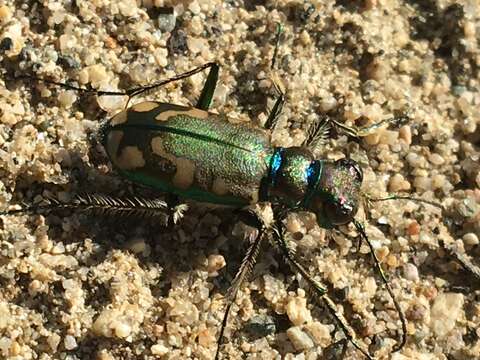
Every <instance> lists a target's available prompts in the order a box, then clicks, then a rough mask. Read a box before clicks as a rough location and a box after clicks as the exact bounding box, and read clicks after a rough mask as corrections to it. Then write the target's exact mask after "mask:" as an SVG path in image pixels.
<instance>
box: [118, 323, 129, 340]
mask: <svg viewBox="0 0 480 360" xmlns="http://www.w3.org/2000/svg"><path fill="white" fill-rule="evenodd" d="M114 330H115V335H116V336H117V337H119V338H126V337H127V336H129V335H130V333H131V332H132V327H131V326H130V325H129V324H127V323H125V322H123V321H119V322H117V323H116V324H115V329H114Z"/></svg>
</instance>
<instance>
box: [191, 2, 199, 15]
mask: <svg viewBox="0 0 480 360" xmlns="http://www.w3.org/2000/svg"><path fill="white" fill-rule="evenodd" d="M188 10H190V11H191V12H192V13H193V14H194V15H198V14H200V11H201V9H200V5H198V2H197V1H192V2H191V3H190V5H188Z"/></svg>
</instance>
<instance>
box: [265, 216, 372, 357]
mask: <svg viewBox="0 0 480 360" xmlns="http://www.w3.org/2000/svg"><path fill="white" fill-rule="evenodd" d="M283 235H284V229H283V225H282V217H279V218H277V219H276V224H275V226H274V227H273V239H274V241H275V244H276V245H277V246H278V247H279V249H280V251H281V252H282V254H283V255H284V257H285V259H286V260H287V262H288V264H289V265H290V266H291V267H292V269H293V270H294V271H295V272H297V273H300V275H302V277H303V279H304V280H305V281H306V282H307V283H308V285H309V287H310V289H311V290H312V292H313V293H314V294H316V295H317V296H316V297H315V298H314V299H315V300H318V299H321V300H323V303H324V304H325V306H326V307H327V308H328V310H329V311H330V314H331V315H332V316H333V317H334V319H335V320H336V321H337V324H338V325H339V326H340V327H341V329H342V331H343V333H344V334H345V337H346V338H347V339H348V341H349V342H350V343H351V344H352V345H353V346H354V347H355V348H356V349H357V350H359V351H360V352H361V353H362V354H363V355H364V356H365V357H366V358H367V359H369V360H373V359H374V358H373V356H372V355H370V353H369V352H368V350H367V349H366V348H365V345H364V344H361V343H360V342H359V341H358V340H357V339H356V334H355V331H354V330H353V329H352V327H351V326H350V325H349V324H348V322H347V320H346V319H345V318H344V316H343V315H342V314H340V313H339V312H338V310H337V306H336V305H335V303H334V301H333V300H332V299H331V298H330V297H329V296H328V295H327V293H326V291H327V290H326V287H325V286H324V285H323V284H321V283H320V282H319V281H317V280H315V279H314V278H313V277H312V276H311V275H310V274H309V273H308V272H307V270H305V268H304V267H303V266H302V265H301V264H300V263H299V262H298V261H297V260H296V259H295V251H294V250H293V249H292V247H291V246H290V244H289V242H288V241H287V240H286V239H285V237H284V236H283Z"/></svg>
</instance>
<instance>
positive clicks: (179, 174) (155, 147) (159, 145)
mask: <svg viewBox="0 0 480 360" xmlns="http://www.w3.org/2000/svg"><path fill="white" fill-rule="evenodd" d="M151 146H152V151H153V152H154V153H155V154H156V155H158V156H160V157H163V158H165V159H167V160H170V161H171V162H172V163H173V164H174V165H175V169H176V172H175V175H174V176H173V178H172V184H173V185H175V186H176V187H178V188H179V189H182V190H186V189H188V188H189V187H190V186H192V185H193V182H194V180H195V163H194V162H193V161H191V160H188V159H184V158H179V157H176V156H175V155H172V154H169V153H168V152H167V151H166V150H165V148H164V147H163V139H162V138H161V137H160V136H157V137H154V138H153V139H152V142H151Z"/></svg>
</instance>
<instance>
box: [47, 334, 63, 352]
mask: <svg viewBox="0 0 480 360" xmlns="http://www.w3.org/2000/svg"><path fill="white" fill-rule="evenodd" d="M60 340H61V338H60V335H58V334H56V333H52V334H50V335H49V336H48V337H47V343H48V346H50V349H52V351H53V352H55V351H57V348H58V344H60Z"/></svg>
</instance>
